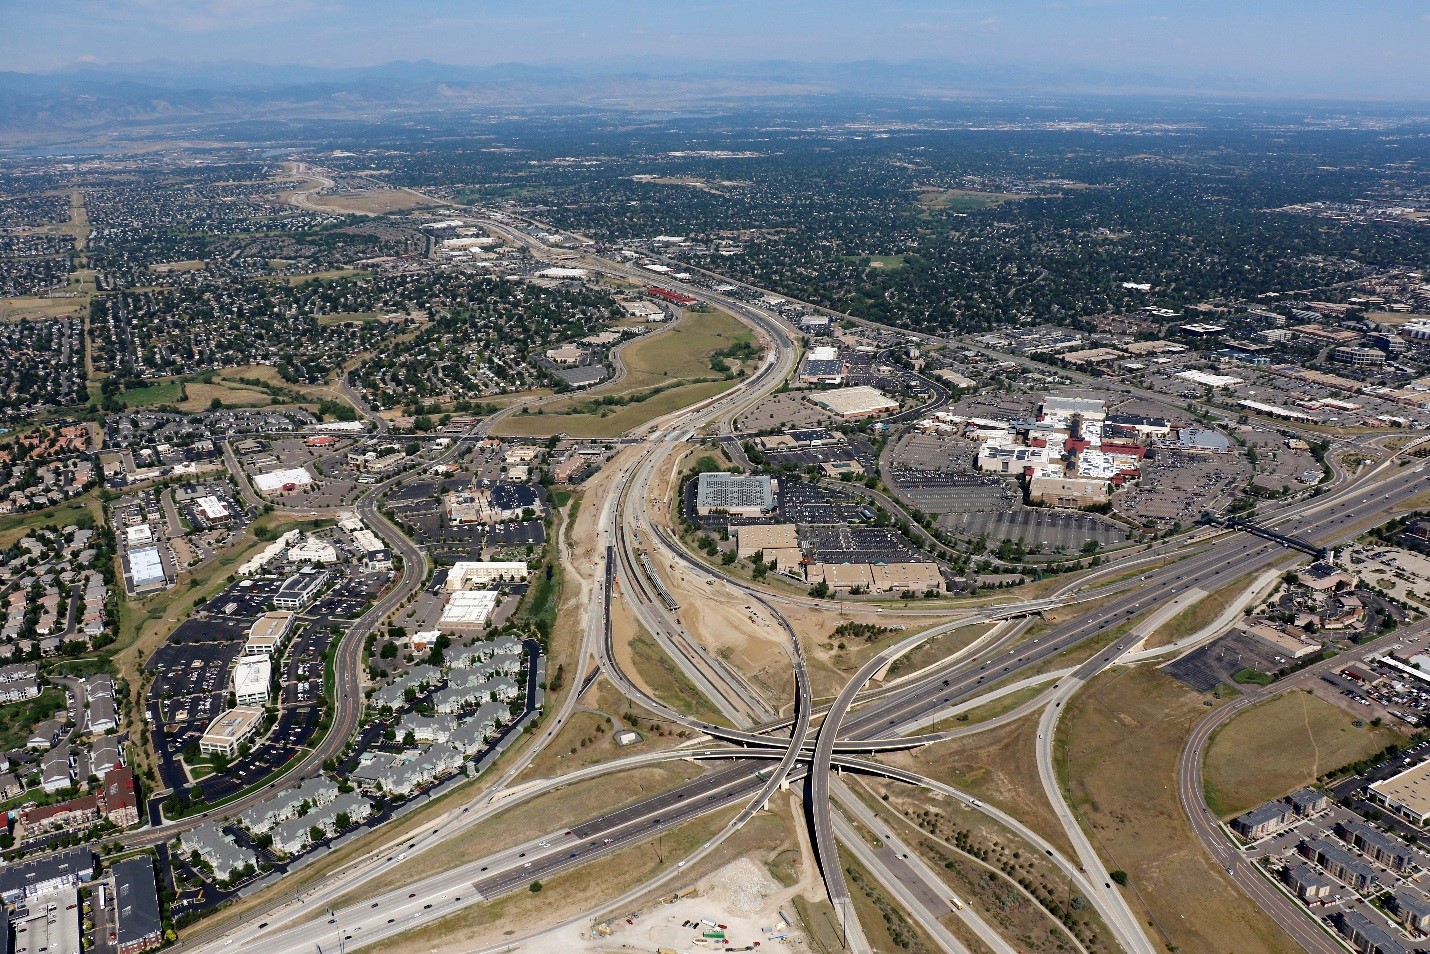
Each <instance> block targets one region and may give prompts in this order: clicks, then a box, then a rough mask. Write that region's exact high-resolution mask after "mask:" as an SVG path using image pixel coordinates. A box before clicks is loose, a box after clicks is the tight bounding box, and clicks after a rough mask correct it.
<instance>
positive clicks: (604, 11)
mask: <svg viewBox="0 0 1430 954" xmlns="http://www.w3.org/2000/svg"><path fill="white" fill-rule="evenodd" d="M6 19H7V23H8V25H9V29H7V30H6V31H5V34H4V36H3V37H0V57H3V60H4V62H5V63H6V67H7V69H9V70H12V71H16V72H25V73H45V72H52V71H56V70H62V69H67V68H72V67H75V66H80V65H84V64H96V65H110V66H132V65H135V64H146V63H155V62H163V63H168V64H175V65H178V66H190V67H193V68H194V69H195V71H202V70H203V69H205V68H211V67H212V66H213V65H215V64H222V63H225V62H235V63H240V64H242V63H253V64H259V65H269V66H275V67H279V66H281V67H313V68H321V69H333V68H351V67H372V66H378V65H385V64H389V63H391V62H393V61H419V60H428V61H434V62H437V63H440V64H444V65H450V66H453V67H485V66H491V65H497V64H506V63H514V62H515V63H524V64H531V65H534V66H547V67H553V66H567V67H571V68H577V69H586V70H598V71H609V70H616V69H619V70H627V71H640V70H643V69H645V70H651V71H656V72H678V71H679V68H680V67H681V66H682V64H688V65H689V71H690V72H699V71H701V70H738V68H739V66H740V64H742V63H760V62H769V61H788V62H792V63H795V64H807V65H809V66H811V67H818V66H834V65H838V64H841V63H846V62H853V61H865V60H868V61H876V62H887V63H891V64H898V63H907V62H910V61H926V62H930V63H941V64H945V65H947V66H949V67H950V68H960V69H966V70H970V71H979V70H994V71H1000V72H1003V73H1007V74H1009V75H1015V76H1016V75H1018V74H1019V73H1022V72H1026V73H1027V74H1028V75H1030V76H1035V77H1046V78H1051V79H1054V80H1055V79H1057V78H1058V77H1059V75H1060V74H1061V75H1068V76H1079V75H1082V74H1084V73H1088V72H1090V73H1091V74H1093V75H1100V76H1105V77H1108V78H1109V81H1110V82H1111V83H1112V84H1113V85H1114V86H1115V85H1116V84H1117V83H1118V82H1119V81H1120V80H1119V77H1123V76H1127V77H1135V78H1136V83H1135V85H1138V86H1146V85H1147V84H1148V82H1149V81H1154V85H1158V86H1160V87H1162V88H1165V89H1170V90H1176V89H1187V90H1196V89H1207V88H1211V89H1231V90H1243V91H1248V92H1253V93H1256V94H1261V95H1276V96H1286V97H1308V98H1351V99H1353V98H1367V99H1398V100H1407V101H1424V100H1426V99H1430V57H1426V56H1425V55H1424V49H1425V48H1426V47H1427V43H1430V4H1426V3H1424V2H1420V0H1391V2H1386V3H1380V4H1375V5H1367V6H1352V5H1344V4H1337V3H1333V2H1329V0H1311V2H1299V3H1290V2H1285V0H1276V2H1267V3H1261V4H1244V3H1232V2H1229V0H1208V2H1203V3H1186V2H1157V0H1068V2H1033V0H1009V2H1003V3H997V4H993V3H967V4H951V5H934V4H927V3H920V2H915V0H891V2H885V3H872V2H855V0H843V2H839V0H835V2H832V3H811V2H808V0H792V2H786V3H783V4H757V3H753V2H749V0H718V2H704V3H682V4H655V3H651V2H637V3H620V4H617V3H612V2H610V0H597V2H591V3H587V4H585V5H582V6H581V7H580V8H579V9H565V8H564V6H563V5H561V4H557V3H553V2H551V0H532V2H529V3H528V4H526V5H525V6H524V7H523V8H522V12H521V13H520V14H512V13H508V12H505V11H504V10H503V9H500V8H497V7H495V5H489V4H472V3H461V2H455V0H432V2H426V3H421V4H411V3H409V4H391V3H376V2H372V0H189V2H185V0H79V2H74V3H70V4H67V5H64V6H62V7H61V6H58V5H55V4H49V3H42V2H38V0H16V2H12V3H11V4H9V5H8V10H7V13H6Z"/></svg>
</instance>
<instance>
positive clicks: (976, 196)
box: [918, 187, 1028, 212]
mask: <svg viewBox="0 0 1430 954" xmlns="http://www.w3.org/2000/svg"><path fill="white" fill-rule="evenodd" d="M1026 198H1028V196H1025V195H1013V194H1011V193H1006V192H976V191H974V190H972V189H936V188H932V187H929V188H921V189H919V198H918V204H919V207H920V208H922V209H925V210H927V211H930V212H932V211H936V210H937V211H943V210H948V211H951V212H969V211H972V210H975V209H986V208H988V207H989V206H993V205H1002V204H1003V203H1004V202H1015V201H1017V200H1019V199H1026Z"/></svg>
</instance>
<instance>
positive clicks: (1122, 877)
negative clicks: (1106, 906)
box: [1108, 869, 1127, 885]
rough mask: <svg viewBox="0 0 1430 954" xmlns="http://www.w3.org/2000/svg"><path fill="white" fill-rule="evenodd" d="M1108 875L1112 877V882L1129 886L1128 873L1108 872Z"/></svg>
mask: <svg viewBox="0 0 1430 954" xmlns="http://www.w3.org/2000/svg"><path fill="white" fill-rule="evenodd" d="M1108 874H1109V875H1111V877H1112V880H1113V881H1116V882H1117V883H1118V884H1121V885H1125V884H1127V872H1125V871H1122V870H1120V869H1119V870H1117V871H1110V872H1108Z"/></svg>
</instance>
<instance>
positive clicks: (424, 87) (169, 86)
mask: <svg viewBox="0 0 1430 954" xmlns="http://www.w3.org/2000/svg"><path fill="white" fill-rule="evenodd" d="M1277 95H1278V91H1277V90H1275V89H1271V88H1267V87H1264V86H1261V85H1259V84H1256V83H1254V82H1249V81H1242V80H1238V79H1235V78H1230V77H1224V76H1213V75H1184V76H1173V75H1152V74H1146V73H1114V72H1105V71H1098V70H1092V69H1067V68H1059V69H1052V68H1046V67H1044V68H1039V67H1028V66H1026V65H1019V66H1007V67H987V66H970V65H967V64H960V63H956V62H949V61H931V60H916V61H910V62H904V63H888V62H879V61H860V62H853V63H804V62H789V61H768V62H744V63H714V62H711V63H700V62H692V61H691V60H690V59H688V58H683V59H679V60H675V59H650V58H642V59H641V60H640V61H638V62H631V63H608V64H601V65H586V66H571V67H563V66H533V65H528V64H523V63H504V64H497V65H492V66H481V67H474V66H456V65H450V64H443V63H434V62H431V61H428V60H420V61H415V62H413V61H397V62H391V63H386V64H382V65H377V66H366V67H350V68H320V67H309V66H298V65H271V64H255V63H244V62H236V61H224V62H214V63H202V64H200V63H180V62H168V61H155V62H145V63H129V64H109V65H95V64H76V65H74V66H70V67H66V68H63V69H59V70H54V71H50V72H44V73H18V72H4V71H0V132H6V133H16V132H24V131H43V130H54V131H60V130H65V129H71V130H72V129H76V128H85V127H93V126H98V125H110V126H113V125H123V124H130V123H141V124H153V123H155V122H159V123H164V122H180V123H182V122H193V121H217V120H228V119H254V118H267V119H280V118H327V119H361V120H371V119H374V118H379V117H383V116H391V115H394V114H402V113H422V112H432V111H437V110H442V111H452V110H471V111H482V110H487V109H493V108H532V109H551V108H595V109H613V110H620V109H650V110H688V109H706V110H708V109H724V108H749V107H752V106H791V105H804V106H811V105H819V104H825V105H834V103H835V102H839V103H844V102H846V101H847V100H848V99H849V98H851V97H857V98H860V99H864V100H868V101H870V102H882V103H884V104H886V105H903V106H905V107H908V106H913V105H926V104H930V103H939V102H944V103H949V104H964V105H967V104H973V103H980V102H988V101H990V100H993V101H996V100H1000V99H1010V100H1020V101H1023V102H1024V103H1025V104H1026V103H1027V102H1028V101H1029V100H1030V99H1032V100H1036V99H1037V98H1038V97H1049V98H1054V99H1066V98H1068V97H1083V98H1087V97H1092V98H1095V99H1105V98H1107V97H1119V98H1121V97H1129V96H1130V97H1143V98H1145V97H1158V98H1167V97H1172V98H1176V99H1179V100H1184V101H1185V100H1187V99H1189V98H1190V99H1199V98H1216V99H1218V100H1220V101H1222V102H1223V103H1225V102H1226V101H1227V100H1228V99H1241V100H1246V101H1264V100H1267V99H1274V98H1276V97H1277ZM1045 105H1052V103H1047V104H1045ZM1385 108H1386V109H1388V110H1389V111H1390V112H1391V113H1395V112H1397V110H1396V109H1395V108H1394V107H1385ZM1422 108H1423V107H1422Z"/></svg>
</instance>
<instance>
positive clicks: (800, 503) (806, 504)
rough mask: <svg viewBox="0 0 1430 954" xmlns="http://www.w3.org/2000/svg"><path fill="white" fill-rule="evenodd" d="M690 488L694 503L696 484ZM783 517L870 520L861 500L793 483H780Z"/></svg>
mask: <svg viewBox="0 0 1430 954" xmlns="http://www.w3.org/2000/svg"><path fill="white" fill-rule="evenodd" d="M690 486H691V489H692V494H691V496H692V500H693V497H694V494H693V489H694V481H691V484H690ZM780 515H781V517H782V518H783V519H785V520H787V521H790V522H791V523H798V524H841V523H864V522H865V521H867V520H869V519H870V516H869V514H868V513H867V512H866V511H865V508H864V504H863V503H862V502H861V501H860V500H859V498H857V497H855V496H853V495H851V494H847V493H838V492H836V491H834V490H831V489H830V488H828V487H820V486H818V485H816V484H806V483H800V482H796V481H793V480H783V481H781V482H780Z"/></svg>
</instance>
